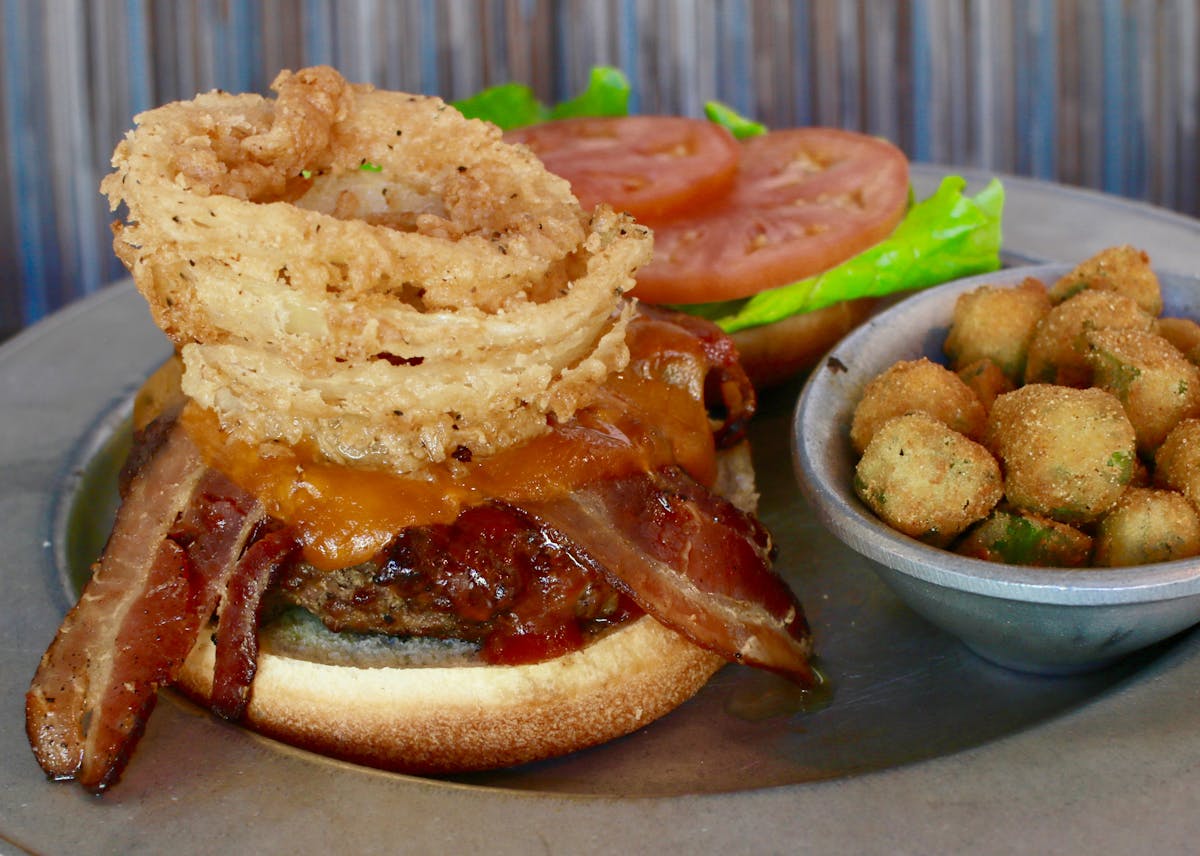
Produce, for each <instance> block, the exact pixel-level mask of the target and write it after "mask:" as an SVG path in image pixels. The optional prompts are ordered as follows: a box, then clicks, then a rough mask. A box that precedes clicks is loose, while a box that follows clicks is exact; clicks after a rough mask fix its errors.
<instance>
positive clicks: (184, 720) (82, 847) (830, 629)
mask: <svg viewBox="0 0 1200 856" xmlns="http://www.w3.org/2000/svg"><path fill="white" fill-rule="evenodd" d="M938 174H939V173H938V171H937V170H933V169H927V170H921V171H918V174H917V176H916V178H917V184H918V190H919V192H926V191H927V189H928V188H929V187H930V186H931V184H932V182H934V181H936V179H937V177H938ZM1006 184H1007V186H1008V190H1009V198H1010V207H1009V212H1008V214H1007V217H1006V221H1007V222H1008V224H1009V225H1008V228H1007V236H1008V240H1007V244H1008V250H1009V252H1010V253H1011V254H1014V255H1016V256H1018V257H1025V258H1030V259H1037V258H1044V257H1047V256H1048V255H1050V253H1049V252H1047V251H1048V250H1049V249H1051V248H1050V247H1048V246H1047V236H1048V235H1050V236H1055V237H1056V238H1057V240H1055V241H1053V242H1051V243H1053V244H1054V245H1055V247H1056V248H1057V251H1058V253H1059V255H1061V256H1065V257H1070V258H1074V257H1076V256H1082V255H1085V254H1087V253H1088V252H1091V251H1093V249H1098V248H1099V247H1100V246H1105V245H1108V244H1111V243H1117V242H1121V241H1124V240H1129V241H1131V242H1134V243H1141V244H1142V245H1143V246H1146V247H1147V248H1148V249H1149V250H1150V251H1151V253H1152V254H1153V255H1154V257H1155V262H1156V263H1157V264H1160V265H1161V266H1163V267H1174V268H1177V269H1179V268H1184V267H1185V265H1187V264H1188V259H1189V258H1200V224H1198V223H1195V222H1194V221H1191V220H1188V219H1186V218H1182V217H1177V216H1174V215H1169V214H1167V213H1166V212H1158V211H1156V210H1155V209H1148V208H1146V207H1145V206H1137V205H1130V204H1128V203H1122V202H1119V201H1117V200H1113V199H1111V198H1108V197H1102V196H1099V195H1097V194H1086V193H1082V192H1076V191H1064V190H1061V189H1058V188H1054V187H1051V186H1048V185H1041V184H1039V183H1037V182H1028V181H1021V180H1017V179H1012V180H1009V181H1008V182H1006ZM1033 211H1036V212H1037V215H1038V219H1037V220H1029V219H1027V218H1028V216H1029V215H1030V214H1031V213H1032V212H1033ZM1060 211H1061V212H1062V213H1061V217H1060V214H1059V212H1060ZM1098 224H1099V225H1098ZM1123 235H1124V236H1126V237H1122V236H1123ZM1155 236H1159V237H1160V238H1161V244H1160V243H1158V242H1157V241H1155V240H1154V238H1155ZM1096 242H1099V246H1096V245H1095V243H1096ZM1076 248H1078V252H1076ZM166 353H167V347H166V344H165V342H164V341H163V340H162V338H161V335H160V334H158V333H157V331H156V330H154V329H153V327H152V326H151V325H150V323H149V321H148V318H147V313H146V311H145V309H144V307H143V306H142V305H141V303H140V299H139V298H137V297H136V295H135V294H133V293H132V290H131V289H129V288H127V287H125V288H117V289H112V290H108V291H106V292H104V293H103V294H101V295H100V296H98V297H96V298H93V299H91V300H89V301H87V302H86V303H84V304H79V305H77V306H75V307H72V308H70V309H68V310H67V311H66V312H65V313H61V314H60V315H58V316H55V317H54V318H51V319H49V320H48V321H47V322H44V323H43V324H42V325H39V326H38V327H36V328H34V329H33V330H30V331H27V332H26V333H24V334H21V335H20V336H18V337H17V338H16V339H14V340H13V341H11V342H10V343H8V344H7V345H6V346H4V347H3V348H0V413H2V414H3V417H2V418H0V476H3V478H2V479H0V539H2V543H3V544H4V546H5V548H6V554H7V557H8V561H6V562H5V563H4V566H3V567H4V569H5V570H4V571H3V573H4V578H5V581H6V583H7V586H6V594H7V597H6V598H5V599H4V601H3V602H2V604H0V615H2V617H3V620H2V621H0V664H2V668H0V787H3V789H4V793H5V799H4V805H3V806H0V841H7V842H8V843H9V845H10V847H11V848H12V849H17V848H23V849H28V850H32V851H39V852H42V851H55V852H58V851H65V850H67V849H68V848H69V849H71V850H73V851H75V852H78V853H89V852H135V851H145V850H155V851H157V850H162V849H163V848H164V847H166V846H170V848H171V849H172V850H173V851H176V852H181V853H189V852H200V851H211V850H213V849H214V848H217V847H233V848H235V849H237V850H248V849H262V848H267V849H272V850H283V849H290V850H297V851H304V852H309V851H315V850H322V849H333V848H337V849H345V848H347V847H350V848H352V849H356V850H371V849H385V848H386V849H394V848H395V847H396V845H397V844H398V843H402V844H403V845H404V846H405V847H407V848H411V849H414V850H430V849H432V848H434V847H437V848H439V849H445V848H447V847H449V848H452V849H454V850H463V849H467V848H475V847H480V848H482V847H485V846H486V847H487V848H488V849H489V850H492V851H493V852H500V853H506V852H514V853H516V852H528V850H529V849H530V848H531V847H537V848H538V849H541V850H545V851H549V852H580V851H583V850H598V849H606V850H611V849H638V848H639V847H640V848H643V849H649V847H650V846H651V845H652V846H653V847H654V849H670V848H675V847H679V848H681V847H685V846H686V847H690V848H703V849H705V850H711V849H724V848H737V849H738V850H739V851H744V850H746V849H755V850H759V851H764V850H765V851H771V850H780V851H782V850H787V851H792V850H794V849H801V847H802V845H804V844H805V843H807V844H808V845H809V846H810V847H813V848H815V847H821V849H828V848H830V847H834V848H841V849H848V848H849V849H856V850H864V849H865V850H870V849H880V850H894V849H905V848H906V847H911V849H914V850H924V851H928V850H943V851H944V850H961V849H964V848H968V847H969V848H971V849H973V850H976V851H980V850H986V849H988V847H987V843H988V841H989V836H990V835H991V834H993V833H994V834H995V835H997V836H1003V837H997V838H995V839H992V840H994V841H995V847H996V848H997V849H1001V848H1003V849H1009V848H1012V847H1019V846H1020V845H1021V844H1025V845H1026V846H1027V847H1033V846H1037V847H1041V848H1048V847H1054V846H1055V845H1056V844H1057V845H1058V849H1062V848H1063V847H1064V846H1068V845H1069V846H1070V847H1071V848H1074V847H1079V848H1081V849H1083V848H1086V847H1087V846H1088V844H1089V842H1091V843H1092V844H1093V845H1096V846H1099V844H1100V842H1104V844H1105V846H1108V847H1114V846H1115V847H1118V848H1120V847H1122V845H1123V844H1124V845H1125V846H1127V847H1133V846H1138V847H1139V848H1141V847H1145V846H1146V845H1147V843H1148V842H1150V841H1158V842H1159V843H1163V844H1166V845H1168V846H1169V845H1170V844H1171V843H1173V842H1174V843H1175V844H1178V845H1180V846H1182V845H1183V844H1184V842H1187V841H1189V840H1191V839H1190V836H1192V835H1195V834H1197V833H1200V819H1198V817H1200V813H1197V812H1196V811H1195V810H1194V809H1195V807H1196V801H1197V798H1196V796H1195V794H1196V793H1197V792H1198V789H1200V736H1197V734H1196V732H1195V729H1194V728H1193V727H1192V723H1193V721H1194V716H1193V710H1194V706H1195V702H1196V693H1195V690H1194V687H1195V686H1198V685H1200V657H1197V651H1196V649H1197V646H1198V645H1200V640H1198V638H1197V637H1196V636H1195V635H1194V634H1193V635H1188V636H1185V637H1183V638H1182V639H1179V640H1177V641H1175V642H1173V643H1171V644H1169V645H1166V646H1163V647H1160V648H1158V649H1155V650H1154V651H1152V652H1150V653H1148V654H1146V655H1144V656H1140V657H1138V658H1137V659H1134V660H1129V661H1125V662H1124V663H1122V664H1121V665H1120V666H1118V667H1115V668H1113V669H1111V670H1108V671H1105V672H1102V673H1098V674H1096V675H1091V676H1085V677H1080V678H1071V679H1045V678H1031V677H1029V676H1024V675H1020V674H1018V673H1014V672H1008V671H1005V670H1003V669H1000V668H997V667H994V666H991V665H988V664H987V663H985V662H984V661H982V660H980V659H978V658H976V657H975V656H974V655H972V654H970V653H968V652H967V651H966V650H965V649H964V648H962V647H961V646H960V645H959V644H958V643H957V642H955V641H953V640H951V639H950V638H949V637H947V636H945V635H943V634H941V633H939V632H938V631H936V630H934V629H932V628H931V627H930V626H929V625H927V624H925V623H924V622H922V621H921V620H920V619H918V618H917V617H916V616H915V615H913V614H912V613H911V612H909V611H908V610H907V609H905V608H904V607H903V606H902V605H900V604H899V602H898V601H897V600H896V599H895V598H894V596H892V595H891V594H890V593H889V592H888V591H887V590H886V589H885V588H884V587H883V586H882V584H881V583H879V582H878V580H877V579H876V578H875V576H874V574H873V573H872V572H871V569H870V566H869V565H868V564H867V563H866V560H863V559H860V558H859V557H857V556H856V555H855V554H853V553H851V552H850V551H848V550H846V549H845V548H844V547H842V546H841V545H840V544H839V543H837V542H836V541H835V539H833V537H832V536H830V535H829V534H828V533H826V532H824V531H822V530H821V529H820V528H819V527H818V526H817V525H816V524H815V522H814V521H813V519H812V517H811V515H810V513H809V510H808V509H807V507H806V506H805V505H804V503H803V501H802V500H801V499H800V497H799V492H798V490H797V488H796V487H795V485H794V483H793V482H792V481H791V477H790V475H789V473H790V470H791V467H790V462H789V460H788V449H787V436H788V435H787V432H788V420H789V417H790V412H791V407H792V405H793V403H794V398H795V394H796V391H797V389H796V388H791V389H781V390H777V391H775V392H773V393H771V394H770V395H768V396H766V399H765V401H764V407H763V411H764V412H763V416H764V418H763V419H762V420H761V421H760V423H759V425H758V426H757V428H756V441H757V446H756V461H757V463H758V469H759V473H760V482H761V485H762V487H763V491H764V517H765V518H766V521H767V523H768V525H769V526H771V527H772V528H773V529H774V530H775V531H776V533H777V535H778V536H779V539H780V541H781V555H782V559H781V566H782V568H783V571H784V573H785V574H786V575H788V577H789V580H790V581H791V582H793V584H795V585H796V587H797V589H798V590H799V591H800V593H801V595H802V597H803V599H804V601H805V603H806V605H807V607H808V610H809V613H810V616H811V618H812V620H813V624H814V626H815V629H816V632H817V634H818V637H819V645H820V649H821V667H822V670H823V671H824V672H825V674H826V675H827V676H828V677H829V679H830V682H831V687H832V691H831V693H830V695H829V697H828V699H826V702H827V703H825V704H823V705H820V706H816V707H815V708H814V709H811V710H807V711H795V710H794V709H793V706H794V703H795V699H794V697H792V696H791V695H790V694H789V693H788V692H786V691H781V685H780V684H778V683H776V682H774V680H773V679H770V678H767V677H765V676H761V675H757V674H755V673H751V672H747V671H745V670H737V669H725V670H723V671H722V672H721V673H720V675H719V676H718V677H717V679H716V680H714V682H713V683H712V684H711V685H710V686H709V687H708V688H706V689H705V690H704V692H702V693H701V695H700V696H699V697H698V698H697V699H696V700H695V701H694V702H691V703H689V704H688V705H686V706H685V707H684V708H682V709H681V710H680V711H678V712H677V713H675V714H672V715H671V716H670V717H668V718H667V719H665V720H663V721H660V722H659V723H657V724H655V725H653V726H651V727H649V728H647V729H644V730H643V731H641V732H639V733H637V734H634V735H631V736H630V737H628V738H626V739H623V740H620V741H616V742H614V743H612V744H609V745H608V746H605V747H601V748H600V749H597V750H594V751H591V752H586V753H580V754H579V755H576V756H572V757H571V758H568V759H563V760H560V761H555V762H547V763H543V764H538V765H531V766H529V767H526V768H522V769H519V770H515V771H505V772H502V773H495V774H488V775H486V776H478V777H472V778H471V779H470V780H460V781H456V782H432V781H425V780H417V779H410V778H406V777H402V776H395V775H391V774H385V773H378V772H374V771H369V770H364V769H362V768H358V767H353V766H350V765H345V764H340V763H336V762H331V761H327V760H325V759H320V758H316V757H314V756H311V755H309V754H307V753H303V752H299V751H296V750H292V749H289V748H287V747H282V746H280V745H279V744H276V743H273V742H271V741H267V740H263V739H260V738H257V737H254V736H253V735H250V734H247V733H246V732H244V731H242V730H240V729H237V728H235V727H232V726H229V725H227V724H224V723H221V722H218V721H215V720H214V719H212V718H211V717H209V716H207V715H204V714H202V713H200V712H198V711H197V710H196V709H194V708H192V707H191V706H190V705H187V704H185V703H182V702H178V701H175V700H173V697H168V699H170V700H167V701H164V702H163V703H161V704H160V706H159V710H158V712H157V713H156V714H155V716H154V717H153V719H152V721H151V724H150V727H149V728H148V730H147V734H146V737H145V739H144V740H143V743H142V745H141V747H140V748H139V751H138V754H137V755H136V757H135V759H134V762H133V763H132V764H131V766H130V768H129V770H128V772H127V774H126V778H125V780H124V781H123V782H122V784H121V785H120V786H119V787H118V788H117V789H116V790H114V791H113V792H112V793H110V794H108V795H106V796H105V797H104V798H103V799H102V800H96V799H94V798H91V797H88V796H86V795H84V794H82V793H80V792H79V790H78V789H77V788H74V787H72V786H61V785H50V784H47V783H46V782H45V781H44V780H43V779H42V777H41V775H40V772H39V771H38V769H37V767H36V765H35V763H34V762H33V759H32V757H31V755H30V753H29V752H28V749H27V747H26V745H25V739H24V733H23V727H22V721H23V717H22V694H23V692H24V689H25V687H26V685H27V682H28V680H29V677H30V676H31V675H32V673H33V669H34V668H35V666H36V662H37V658H38V656H39V655H40V653H41V651H42V650H43V649H44V647H45V645H46V644H47V642H48V641H49V639H50V637H51V635H52V634H53V632H54V629H55V627H56V626H57V624H58V621H59V620H60V618H61V616H62V614H63V612H64V611H65V610H66V609H67V608H68V606H69V596H68V594H67V589H68V583H67V581H66V579H65V577H64V574H65V570H66V569H65V568H63V567H62V564H63V563H64V562H65V563H68V564H69V563H71V562H77V561H79V559H78V558H77V557H76V558H73V559H72V558H67V551H65V550H64V549H61V548H60V549H59V550H58V551H56V550H55V544H54V540H53V538H52V537H51V533H52V532H53V527H54V520H55V513H56V511H55V509H56V505H55V502H56V497H57V498H59V499H63V500H69V501H72V502H74V500H75V499H77V498H80V497H82V498H83V499H82V502H83V503H86V505H87V509H88V510H91V509H92V507H93V505H94V506H95V511H96V516H95V517H90V516H89V515H88V514H86V513H83V511H84V507H83V505H82V504H78V503H76V505H75V506H73V507H76V513H75V514H73V515H71V516H69V517H67V518H60V519H66V520H69V521H71V522H70V523H69V524H68V529H69V530H70V531H71V532H72V533H73V537H75V536H77V537H79V538H84V537H85V536H87V537H90V536H88V531H89V524H88V522H87V521H89V520H98V519H100V517H101V516H103V515H104V514H106V511H105V509H104V508H103V506H104V505H105V500H104V498H103V494H104V490H103V489H102V488H100V489H98V490H99V492H98V493H94V492H92V490H91V488H89V487H88V486H89V485H90V484H92V480H93V478H94V477H95V476H96V475H97V474H98V473H100V472H101V471H102V470H103V469H104V467H105V466H106V464H105V463H104V455H111V454H114V453H112V452H109V451H106V450H107V449H108V447H107V445H106V443H107V442H108V439H109V438H113V437H118V436H119V435H120V419H119V418H118V416H119V413H120V411H119V409H117V408H119V402H120V401H122V400H123V399H125V398H126V397H127V396H128V395H129V394H130V392H131V391H132V389H133V388H134V387H135V386H136V384H137V382H138V380H139V379H140V378H142V377H144V376H145V375H146V374H148V373H149V371H150V370H151V369H152V368H153V367H154V366H155V365H156V364H157V363H158V362H159V361H160V360H161V359H162V358H163V356H164V355H165V354H166ZM89 443H90V444H91V445H90V446H89V445H87V444H89ZM81 444H83V445H81ZM96 453H99V456H97V454H96ZM73 455H82V461H83V463H84V464H85V466H83V467H82V468H76V469H75V470H74V471H73V469H72V464H71V463H70V462H71V461H72V460H73ZM59 507H61V506H59ZM91 528H92V529H94V526H92V527H91ZM56 554H57V556H58V558H56ZM1051 759H1053V763H1050V764H1047V763H1044V762H1046V761H1049V760H1051ZM918 762H921V763H918Z"/></svg>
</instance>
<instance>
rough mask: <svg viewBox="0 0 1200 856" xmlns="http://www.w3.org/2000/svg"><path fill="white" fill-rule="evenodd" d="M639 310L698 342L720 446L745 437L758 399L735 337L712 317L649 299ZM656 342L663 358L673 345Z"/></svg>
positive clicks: (706, 395) (658, 356)
mask: <svg viewBox="0 0 1200 856" xmlns="http://www.w3.org/2000/svg"><path fill="white" fill-rule="evenodd" d="M638 312H639V313H641V315H642V316H644V317H645V318H648V319H651V320H653V321H657V322H659V323H661V324H669V325H671V326H673V327H676V328H678V329H679V330H681V331H683V332H684V333H686V334H687V336H688V337H689V339H690V340H692V341H693V342H694V343H695V345H696V346H698V348H699V352H698V354H697V356H698V357H700V358H702V361H703V364H702V366H700V368H701V370H702V371H703V372H704V381H703V383H704V400H705V403H706V404H707V405H708V407H709V410H710V412H711V414H712V415H713V416H714V417H715V419H714V423H713V440H714V441H715V442H716V446H717V448H718V449H729V448H732V447H733V446H735V445H737V444H738V443H739V442H741V441H742V440H744V439H745V438H746V430H747V428H748V427H749V423H750V419H751V417H753V416H754V411H755V409H756V408H757V399H756V397H755V392H754V385H753V384H752V383H751V382H750V378H749V377H747V376H746V370H745V369H744V368H742V364H741V361H740V359H739V357H738V352H737V345H735V344H734V343H733V339H732V338H731V337H730V336H729V335H728V334H727V333H725V331H723V330H722V329H721V328H720V327H718V326H717V325H716V324H714V323H712V322H711V321H708V320H707V319H704V318H700V317H699V316H696V315H688V314H687V313H686V312H678V311H676V310H673V309H666V308H664V307H661V306H652V305H650V304H647V303H639V304H638ZM630 330H631V332H630V335H631V336H636V335H638V334H639V333H640V330H638V329H637V327H636V326H631V328H630ZM660 338H661V337H660ZM655 344H656V347H655V348H654V349H653V351H652V352H653V353H654V355H655V356H654V359H655V360H661V359H662V354H663V352H664V351H667V352H669V350H670V349H669V348H664V347H663V345H664V342H662V341H658V342H656V343H655Z"/></svg>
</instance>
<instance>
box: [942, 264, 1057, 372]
mask: <svg viewBox="0 0 1200 856" xmlns="http://www.w3.org/2000/svg"><path fill="white" fill-rule="evenodd" d="M1049 311H1050V296H1049V294H1048V293H1047V291H1046V286H1045V285H1044V284H1043V283H1042V282H1041V281H1040V280H1037V279H1034V278H1033V277H1027V278H1026V279H1025V280H1024V281H1022V282H1021V283H1020V284H1019V285H1016V286H1012V287H1001V286H994V285H984V286H980V287H979V288H976V289H975V290H973V291H969V292H967V293H966V294H962V295H959V297H958V300H956V301H955V303H954V318H953V320H952V321H951V324H950V332H949V333H948V334H947V335H946V342H945V344H944V346H943V348H944V350H945V352H946V356H947V357H949V358H950V365H951V367H952V368H954V369H955V370H956V371H958V370H961V369H962V368H964V367H965V366H967V365H970V364H971V363H974V362H976V361H978V360H981V359H989V360H991V361H993V362H994V363H995V364H996V365H997V366H999V367H1000V370H1001V371H1003V372H1004V374H1005V375H1007V376H1008V377H1009V378H1010V379H1011V380H1013V381H1018V380H1020V379H1021V378H1022V376H1023V375H1024V372H1025V358H1026V353H1027V352H1028V350H1029V342H1030V340H1031V339H1032V338H1033V331H1034V328H1035V327H1036V326H1037V323H1038V321H1040V320H1041V319H1042V317H1043V316H1045V315H1046V313H1047V312H1049Z"/></svg>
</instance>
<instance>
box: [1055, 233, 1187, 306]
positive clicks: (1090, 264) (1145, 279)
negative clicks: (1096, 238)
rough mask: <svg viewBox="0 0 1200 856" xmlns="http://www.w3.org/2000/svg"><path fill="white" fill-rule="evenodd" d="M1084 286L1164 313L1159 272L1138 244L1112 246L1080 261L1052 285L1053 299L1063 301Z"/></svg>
mask: <svg viewBox="0 0 1200 856" xmlns="http://www.w3.org/2000/svg"><path fill="white" fill-rule="evenodd" d="M1084 289H1094V290H1096V291H1111V292H1115V293H1117V294H1123V295H1125V296H1126V297H1129V298H1132V299H1133V300H1135V301H1137V304H1138V306H1140V307H1142V309H1144V310H1145V311H1146V312H1148V313H1150V314H1151V315H1155V316H1157V315H1160V314H1162V309H1163V300H1162V289H1161V288H1160V286H1159V282H1158V276H1157V275H1156V274H1155V273H1154V268H1152V267H1150V257H1149V256H1148V255H1146V253H1144V252H1143V251H1142V250H1139V249H1137V248H1136V247H1131V246H1129V245H1124V246H1119V247H1109V248H1108V249H1105V250H1101V251H1100V252H1099V253H1097V254H1096V255H1094V256H1092V257H1091V258H1090V259H1085V260H1084V261H1082V262H1080V263H1079V265H1077V266H1076V267H1075V269H1074V270H1072V271H1070V272H1069V273H1067V274H1065V275H1064V276H1063V277H1062V278H1061V279H1059V280H1058V282H1056V283H1054V285H1053V286H1051V287H1050V299H1051V300H1053V301H1054V302H1055V303H1061V302H1062V301H1064V300H1067V299H1068V298H1070V297H1073V296H1074V295H1076V294H1078V293H1079V292H1081V291H1083V290H1084Z"/></svg>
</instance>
